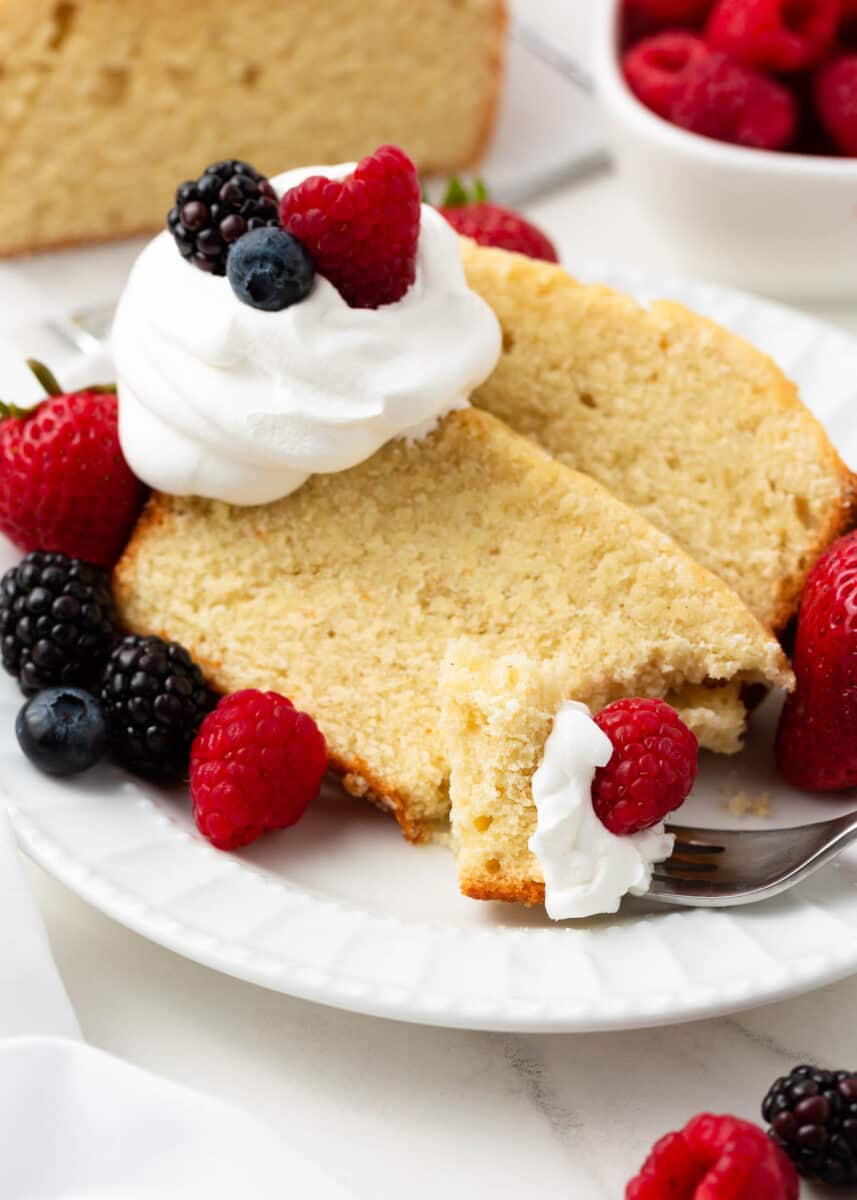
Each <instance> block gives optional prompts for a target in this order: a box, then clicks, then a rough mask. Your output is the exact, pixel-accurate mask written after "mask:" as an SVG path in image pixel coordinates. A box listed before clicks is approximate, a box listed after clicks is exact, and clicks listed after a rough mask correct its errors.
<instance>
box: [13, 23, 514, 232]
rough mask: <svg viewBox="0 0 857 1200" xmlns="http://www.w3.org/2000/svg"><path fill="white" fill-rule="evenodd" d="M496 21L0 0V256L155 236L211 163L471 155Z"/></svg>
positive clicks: (469, 160)
mask: <svg viewBox="0 0 857 1200" xmlns="http://www.w3.org/2000/svg"><path fill="white" fill-rule="evenodd" d="M505 24H506V15H505V6H504V0H409V2H408V3H407V4H403V3H401V0H371V2H370V3H366V2H365V0H282V2H281V3H271V2H270V0H231V2H230V3H229V4H216V5H212V4H210V3H209V2H208V0H185V3H183V4H181V5H176V4H173V3H169V2H167V0H149V2H148V3H145V4H140V3H134V2H132V0H125V2H117V0H3V5H2V19H0V64H2V66H0V112H2V114H3V120H2V122H0V165H2V169H3V176H4V179H5V181H6V182H5V185H4V187H3V190H2V192H0V253H2V254H20V253H23V252H26V251H28V250H33V249H42V248H45V247H49V246H59V245H67V244H71V243H75V242H83V241H90V240H93V239H104V238H111V237H121V236H127V235H128V234H130V233H139V232H145V231H148V230H154V229H157V228H159V227H160V226H161V225H162V223H163V220H164V217H165V215H166V211H167V209H168V208H169V197H170V196H172V195H173V193H174V192H175V189H176V185H177V184H178V183H179V182H180V180H182V179H186V178H188V176H195V175H197V174H198V172H199V171H200V170H201V169H202V168H203V167H204V166H205V164H206V163H209V162H215V161H217V160H219V159H225V158H240V159H248V160H249V161H250V162H255V163H256V164H257V165H258V167H259V168H260V169H261V170H263V171H264V170H266V169H267V168H273V167H274V166H276V167H277V168H278V169H280V170H284V169H285V168H287V167H295V166H299V165H302V164H305V163H307V164H308V163H334V162H341V161H348V160H352V159H357V158H359V157H361V156H362V155H364V154H368V153H369V152H370V151H371V150H372V149H374V147H375V146H378V145H380V144H382V143H384V142H395V143H398V144H400V145H403V146H406V147H407V148H408V150H409V152H410V154H411V155H412V157H413V158H414V160H415V161H416V163H417V164H418V166H419V167H420V169H421V170H423V171H437V172H443V173H448V172H451V171H455V170H459V169H461V168H464V167H467V166H469V165H472V164H474V163H475V162H476V161H477V160H478V159H479V157H480V155H481V154H482V151H483V150H484V148H485V146H486V143H487V141H488V139H489V136H490V134H491V129H492V125H493V120H494V114H495V111H496V107H497V101H498V97H499V93H500V86H501V81H502V74H503V57H504V43H505ZM71 196H73V197H74V202H73V203H71V202H70V199H69V198H70V197H71Z"/></svg>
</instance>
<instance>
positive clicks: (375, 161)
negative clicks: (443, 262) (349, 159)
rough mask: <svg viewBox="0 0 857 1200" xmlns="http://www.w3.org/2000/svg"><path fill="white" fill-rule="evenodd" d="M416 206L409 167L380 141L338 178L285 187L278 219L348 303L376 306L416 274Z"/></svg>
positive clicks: (416, 186) (392, 297) (397, 294)
mask: <svg viewBox="0 0 857 1200" xmlns="http://www.w3.org/2000/svg"><path fill="white" fill-rule="evenodd" d="M420 206H421V199H420V184H419V179H418V178H417V171H416V167H415V166H414V164H413V163H412V162H411V160H410V159H409V158H408V156H407V154H405V153H404V152H403V151H402V150H399V149H398V147H396V146H381V147H380V149H378V150H376V151H375V153H374V154H370V155H369V156H368V158H364V159H361V161H360V162H359V163H358V164H357V166H356V167H355V169H354V173H353V174H352V175H349V176H348V178H347V179H344V180H342V181H341V182H340V181H337V180H332V179H327V178H326V177H325V176H324V175H311V176H310V177H309V178H308V179H305V180H304V181H303V183H300V184H298V186H297V187H293V188H291V189H290V190H289V191H288V192H286V194H285V195H284V196H283V198H282V200H281V201H280V221H281V223H282V226H283V229H285V230H286V231H287V232H288V233H290V234H292V236H293V237H296V238H297V239H298V241H299V242H302V243H303V245H304V246H305V248H306V249H307V251H308V252H309V254H310V257H311V258H312V259H313V262H314V263H315V269H316V271H317V272H318V274H319V275H323V276H324V277H325V279H329V280H330V282H331V283H332V284H333V286H334V287H335V288H336V289H337V291H339V292H340V294H341V295H342V297H343V298H344V299H345V301H346V302H347V303H348V304H349V305H350V307H351V308H380V307H381V305H383V304H393V303H394V302H395V301H396V300H401V298H402V296H404V294H405V293H406V292H407V290H408V289H409V288H410V286H411V284H412V283H413V282H414V279H415V278H416V270H417V244H418V242H419V236H420V212H421V207H420Z"/></svg>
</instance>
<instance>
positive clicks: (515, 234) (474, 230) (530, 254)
mask: <svg viewBox="0 0 857 1200" xmlns="http://www.w3.org/2000/svg"><path fill="white" fill-rule="evenodd" d="M439 211H440V212H441V213H442V214H443V216H444V217H445V218H446V220H447V221H448V222H449V224H450V225H451V226H452V228H453V229H454V230H455V231H456V233H458V234H460V235H461V237H469V238H472V239H473V241H474V242H478V243H479V245H480V246H498V247H499V248H500V249H501V250H511V251H513V252H514V253H515V254H526V256H527V258H541V259H544V260H545V261H546V262H558V261H559V259H558V256H557V252H556V247H555V246H554V244H553V242H552V241H551V240H550V238H548V237H547V236H546V235H545V234H544V233H542V231H541V230H540V229H539V228H538V227H537V226H536V225H533V224H532V222H531V221H527V220H525V219H524V218H523V217H522V216H521V214H520V213H517V212H514V211H513V210H512V209H511V208H503V207H502V206H501V205H499V204H494V203H492V202H491V201H490V200H489V199H488V193H487V192H486V190H485V185H484V184H483V183H482V182H481V181H479V182H477V183H476V185H475V187H474V188H473V191H472V193H471V192H468V191H467V190H466V189H465V188H464V187H462V185H461V183H460V182H459V181H458V180H457V179H451V180H450V183H449V187H448V188H447V192H446V196H445V197H444V200H443V203H442V204H441V206H440V210H439Z"/></svg>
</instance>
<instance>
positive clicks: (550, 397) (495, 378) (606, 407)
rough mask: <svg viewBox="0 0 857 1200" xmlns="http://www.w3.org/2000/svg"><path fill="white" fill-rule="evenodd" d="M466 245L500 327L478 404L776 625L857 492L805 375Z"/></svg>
mask: <svg viewBox="0 0 857 1200" xmlns="http://www.w3.org/2000/svg"><path fill="white" fill-rule="evenodd" d="M462 250H463V255H464V262H465V268H466V271H467V278H468V282H469V284H470V286H471V287H472V288H474V289H475V291H477V292H479V293H480V295H482V297H483V298H484V299H485V300H487V301H488V303H489V304H490V305H491V307H492V308H493V309H494V311H495V313H496V314H497V316H498V318H499V320H500V323H501V325H502V327H503V333H504V342H503V354H502V357H501V359H500V362H499V365H498V366H497V368H496V370H495V371H494V373H493V374H492V375H491V376H490V378H489V379H488V380H487V382H486V383H484V384H483V385H482V387H481V388H479V389H478V391H477V392H476V394H475V395H474V397H473V402H474V404H477V405H479V406H481V407H483V408H486V409H488V410H489V411H490V412H493V413H494V414H495V415H496V416H498V417H501V418H502V419H503V420H504V421H506V422H508V424H510V425H511V426H512V427H513V428H514V429H517V430H518V432H520V433H524V434H527V435H528V436H529V437H532V438H534V439H535V440H536V441H537V442H538V443H539V444H540V445H542V446H543V447H544V448H545V449H546V450H548V451H549V452H550V453H551V454H553V455H554V456H555V457H556V458H558V459H560V460H561V461H562V462H564V463H566V464H567V465H568V466H570V467H574V468H575V469H576V470H579V471H585V472H587V473H588V474H590V475H593V476H594V477H595V478H596V479H598V480H599V481H600V482H601V483H603V484H605V485H606V486H607V487H608V488H610V490H611V491H613V492H614V493H615V494H616V495H617V496H619V497H620V498H621V499H622V500H624V501H625V502H626V503H627V504H630V505H633V506H634V507H635V508H636V509H638V510H639V511H640V512H641V513H643V515H644V516H645V517H647V518H648V519H649V520H650V521H651V522H652V523H653V524H655V525H657V526H658V527H659V528H660V529H663V530H664V531H665V532H667V533H669V534H670V535H671V536H672V537H674V538H675V539H676V541H677V542H679V544H680V545H682V546H683V547H684V548H685V549H686V550H687V551H689V553H690V554H691V555H692V556H693V557H694V558H695V559H697V561H699V562H701V563H703V564H704V565H705V566H707V567H709V568H710V569H711V570H712V571H714V572H716V574H718V575H719V576H720V577H721V579H723V580H725V581H726V582H727V583H728V584H730V586H731V587H733V588H734V589H735V590H736V591H737V592H738V593H739V595H741V596H742V597H743V598H744V599H745V600H746V602H747V603H748V604H749V605H750V606H751V608H752V609H753V610H754V612H755V613H756V614H757V616H758V617H759V618H760V620H762V621H763V622H765V623H766V624H768V625H770V626H771V627H772V628H774V629H776V630H781V629H782V628H783V627H784V626H785V624H786V623H787V621H788V620H789V618H790V617H791V616H792V614H793V613H794V611H795V609H796V607H797V602H798V598H799V596H800V592H801V589H802V587H803V583H804V580H805V579H806V576H807V574H808V572H809V570H810V568H811V566H812V564H813V562H814V561H815V559H816V558H817V557H818V555H819V554H820V553H821V551H822V550H823V549H824V548H825V547H826V546H827V545H828V543H829V542H831V541H832V540H833V539H834V538H835V537H837V536H838V535H839V534H840V533H842V532H844V531H845V530H846V529H847V528H849V527H850V526H851V525H852V524H853V522H854V519H855V495H857V493H855V480H854V477H853V476H852V475H851V473H850V472H849V471H848V469H847V468H846V466H845V464H844V463H843V462H842V461H841V459H840V458H839V456H838V455H837V453H836V451H835V450H834V449H833V447H832V446H831V444H830V442H829V440H828V438H827V436H826V434H825V432H824V430H823V429H822V427H821V425H820V424H819V423H818V421H816V419H815V418H814V417H813V416H812V414H811V413H810V412H809V411H808V409H806V408H805V407H804V405H803V404H802V403H801V401H800V399H799V397H798V394H797V390H796V389H795V387H794V385H793V384H792V383H790V382H789V381H788V380H787V379H786V378H785V376H784V375H783V373H782V372H781V371H780V370H779V368H778V367H777V366H776V365H775V364H774V363H773V362H772V361H771V360H770V359H769V358H767V357H766V356H765V355H764V354H762V353H760V352H759V351H758V350H756V349H754V348H753V347H752V346H750V345H749V344H748V343H747V342H745V341H743V340H742V339H741V338H739V337H737V336H735V335H734V334H731V333H728V332H727V331H726V330H725V329H723V328H721V327H720V326H718V325H715V324H714V323H713V322H712V321H708V320H706V319H705V318H703V317H700V316H697V315H696V314H695V313H692V312H689V311H688V310H687V309H685V308H682V307H681V305H679V304H675V303H671V302H664V301H661V302H658V303H656V304H653V305H652V306H651V307H650V308H643V307H642V306H641V305H640V304H638V303H637V302H636V301H635V300H633V299H632V298H631V297H629V296H625V295H622V294H620V293H617V292H614V291H611V290H610V289H608V288H606V287H601V286H590V285H582V284H579V283H577V282H575V280H574V279H572V278H571V277H570V276H569V275H568V274H567V273H566V272H565V271H564V270H563V269H562V268H561V267H558V266H556V265H554V264H552V263H546V262H539V261H536V260H534V259H530V258H524V257H523V256H521V255H518V254H510V253H508V252H506V251H504V250H495V249H487V248H484V247H481V246H477V245H476V244H475V243H473V242H469V241H466V240H465V241H462Z"/></svg>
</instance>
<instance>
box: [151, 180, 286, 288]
mask: <svg viewBox="0 0 857 1200" xmlns="http://www.w3.org/2000/svg"><path fill="white" fill-rule="evenodd" d="M279 223H280V221H279V217H278V216H277V195H276V192H275V191H274V188H273V186H272V184H271V182H270V181H269V180H268V179H266V178H265V176H264V175H260V174H259V172H258V171H257V170H256V169H255V168H254V167H251V166H250V164H249V163H245V162H241V160H240V159H237V158H229V159H226V160H225V161H224V162H217V163H212V164H211V166H209V167H206V168H205V170H204V171H203V173H202V174H201V175H200V177H199V179H189V180H188V181H187V182H186V183H183V184H181V185H180V186H179V188H178V189H177V191H176V202H175V206H174V207H173V208H171V209H170V211H169V213H168V214H167V229H169V231H170V233H171V234H172V235H173V237H174V238H175V240H176V245H177V246H178V248H179V252H180V254H181V256H182V258H185V259H187V261H188V262H190V263H193V265H194V266H195V267H199V269H200V270H201V271H207V272H208V273H209V274H210V275H225V274H226V259H227V255H228V253H229V247H230V246H231V245H232V243H233V242H237V241H238V239H239V238H240V237H241V235H242V234H244V233H247V232H248V231H249V230H251V229H262V228H263V227H264V226H266V225H279Z"/></svg>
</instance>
